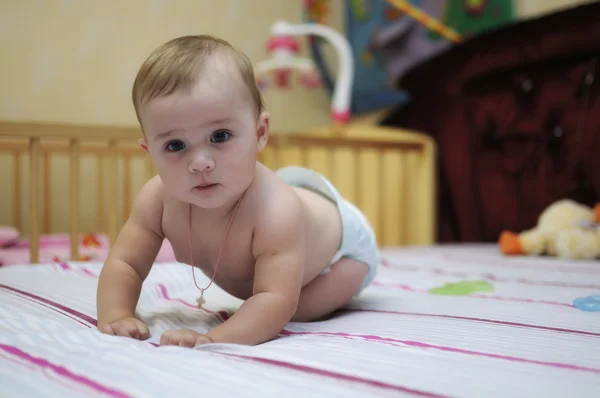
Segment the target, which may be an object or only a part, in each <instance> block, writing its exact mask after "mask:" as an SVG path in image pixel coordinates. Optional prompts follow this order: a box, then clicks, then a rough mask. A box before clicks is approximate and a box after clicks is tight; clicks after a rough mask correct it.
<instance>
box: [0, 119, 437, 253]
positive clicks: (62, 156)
mask: <svg viewBox="0 0 600 398" xmlns="http://www.w3.org/2000/svg"><path fill="white" fill-rule="evenodd" d="M140 136H141V132H140V130H139V129H138V128H135V127H122V126H97V125H69V124H54V123H31V122H12V121H0V170H2V172H1V174H0V178H1V181H0V183H2V185H3V186H4V187H5V188H4V189H3V191H4V192H5V193H6V194H5V195H3V198H2V200H3V201H4V203H1V204H0V205H1V207H0V208H1V209H2V210H1V211H0V225H6V224H9V225H14V226H15V227H16V228H18V229H19V231H20V232H21V233H22V234H23V235H27V236H29V238H30V242H31V243H30V256H31V262H32V263H34V262H37V260H38V258H39V237H40V234H42V233H55V232H68V233H69V235H70V237H71V244H70V247H71V259H78V258H79V253H78V250H79V245H78V239H73V238H74V237H78V236H79V234H80V233H82V232H99V233H106V234H107V235H108V237H109V238H110V240H111V242H112V241H114V239H115V238H116V236H117V234H118V232H119V229H120V227H121V225H122V224H123V223H124V222H125V220H126V219H127V217H128V215H129V212H130V210H131V206H132V203H133V201H134V199H135V196H136V194H137V192H138V191H139V189H140V188H141V186H142V185H143V184H144V183H145V181H147V179H148V178H150V177H151V176H153V175H154V173H155V170H154V167H153V164H152V162H151V161H150V159H149V157H148V156H147V155H146V153H145V152H144V151H142V150H141V149H140V148H139V146H138V144H137V140H138V139H139V137H140ZM259 160H260V161H262V162H263V163H264V164H265V165H267V166H268V167H270V168H272V169H276V168H279V167H282V166H287V165H292V164H295V165H302V166H305V167H310V168H313V169H315V170H317V171H318V172H321V173H323V174H324V175H325V176H327V177H328V178H329V179H331V181H332V182H333V183H334V184H335V185H336V186H337V187H338V189H339V190H340V192H341V193H342V195H344V196H346V197H347V198H348V199H349V200H351V201H352V202H353V203H354V204H355V205H356V206H357V207H359V208H360V209H361V210H363V211H364V212H365V214H366V215H367V217H368V218H369V220H370V221H371V222H372V223H373V227H374V229H375V232H376V233H377V236H378V240H379V242H380V245H381V246H403V245H426V244H432V243H433V242H434V218H435V217H434V216H435V215H434V161H435V148H434V144H433V142H432V141H431V140H430V139H429V138H428V137H426V136H424V135H421V134H419V133H415V132H408V131H403V130H396V129H386V128H381V127H377V126H374V125H371V124H351V125H350V126H349V127H348V128H347V129H346V130H345V132H344V134H343V135H339V134H334V133H332V132H331V131H330V130H329V129H328V128H323V129H321V130H315V131H311V132H307V133H290V134H284V133H272V134H271V137H270V139H269V144H268V146H267V149H266V150H265V151H263V152H262V153H261V154H260V157H259Z"/></svg>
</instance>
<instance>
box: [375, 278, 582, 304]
mask: <svg viewBox="0 0 600 398" xmlns="http://www.w3.org/2000/svg"><path fill="white" fill-rule="evenodd" d="M371 285H372V286H376V287H383V288H391V289H400V290H406V291H409V292H415V293H424V294H429V289H418V288H416V287H413V286H409V285H403V284H401V283H383V282H379V281H373V283H371ZM457 297H464V298H467V297H468V298H478V299H488V300H501V301H517V302H521V303H536V304H549V305H557V306H561V307H569V308H573V305H571V304H567V303H559V302H558V301H548V300H533V299H526V298H521V297H502V296H496V295H490V294H477V293H475V294H470V295H467V296H457Z"/></svg>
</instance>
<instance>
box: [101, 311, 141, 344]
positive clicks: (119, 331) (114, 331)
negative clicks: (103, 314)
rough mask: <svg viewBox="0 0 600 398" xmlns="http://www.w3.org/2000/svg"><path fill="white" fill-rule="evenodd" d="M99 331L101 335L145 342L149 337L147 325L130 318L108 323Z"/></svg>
mask: <svg viewBox="0 0 600 398" xmlns="http://www.w3.org/2000/svg"><path fill="white" fill-rule="evenodd" d="M99 329H100V331H101V332H102V333H106V334H110V335H113V336H124V337H131V338H134V339H137V340H146V339H147V338H149V337H150V330H149V329H148V325H146V324H145V323H144V322H142V321H140V320H139V319H136V318H131V317H128V318H123V319H119V320H118V321H114V322H111V323H108V324H106V325H104V326H101V327H100V328H99Z"/></svg>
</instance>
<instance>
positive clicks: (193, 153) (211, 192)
mask: <svg viewBox="0 0 600 398" xmlns="http://www.w3.org/2000/svg"><path fill="white" fill-rule="evenodd" d="M233 68H234V66H233V65H231V63H230V62H229V63H228V62H225V61H223V60H221V59H219V57H212V58H211V59H210V60H207V63H206V64H205V66H204V68H203V76H202V78H201V79H200V81H199V82H198V83H197V84H196V85H195V86H194V87H193V88H192V89H191V90H189V91H179V92H176V93H174V94H172V95H170V96H168V97H161V98H157V99H155V100H153V101H151V102H150V103H148V104H146V105H145V106H144V107H143V108H142V109H141V119H142V123H143V126H144V132H145V136H146V142H145V145H147V150H148V153H149V154H150V156H151V157H152V160H153V161H154V163H155V165H156V168H157V171H158V174H159V175H160V177H161V179H162V181H163V184H164V186H165V188H166V190H167V192H168V193H170V194H171V195H173V196H174V197H175V198H176V199H178V200H180V201H182V202H186V203H192V204H194V205H196V206H199V207H202V208H213V209H215V208H220V207H222V206H231V205H232V203H233V202H235V201H236V200H237V199H238V198H239V196H240V195H241V194H242V193H243V191H244V190H245V189H246V188H247V187H248V185H250V183H251V181H252V179H253V177H254V172H255V167H256V154H257V152H258V151H259V150H261V149H262V148H263V147H264V145H265V143H266V139H267V135H268V119H267V117H266V115H260V116H258V117H257V114H256V109H255V105H254V103H253V102H252V100H251V97H250V95H249V93H248V90H247V89H246V87H245V86H244V84H243V82H242V80H241V77H239V73H237V72H236V71H235V69H233Z"/></svg>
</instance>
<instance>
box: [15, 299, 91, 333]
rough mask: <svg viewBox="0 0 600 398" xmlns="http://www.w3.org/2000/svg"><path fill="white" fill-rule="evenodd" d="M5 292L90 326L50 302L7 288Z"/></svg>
mask: <svg viewBox="0 0 600 398" xmlns="http://www.w3.org/2000/svg"><path fill="white" fill-rule="evenodd" d="M7 292H8V294H12V295H14V296H15V297H19V298H20V299H23V300H27V301H29V302H32V303H35V304H38V305H41V306H42V307H45V308H48V309H49V310H51V311H54V312H56V313H58V314H61V315H64V316H66V317H67V318H69V319H72V320H74V321H75V322H77V323H79V324H81V325H83V326H85V327H88V328H89V327H91V325H89V324H88V323H86V322H83V321H82V320H81V319H79V318H77V317H76V316H74V315H71V314H69V313H65V312H62V311H59V310H58V308H55V307H53V306H52V305H50V304H46V303H42V302H40V301H39V300H34V299H32V298H31V297H27V296H23V295H21V294H18V293H16V292H13V291H12V290H7Z"/></svg>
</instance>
